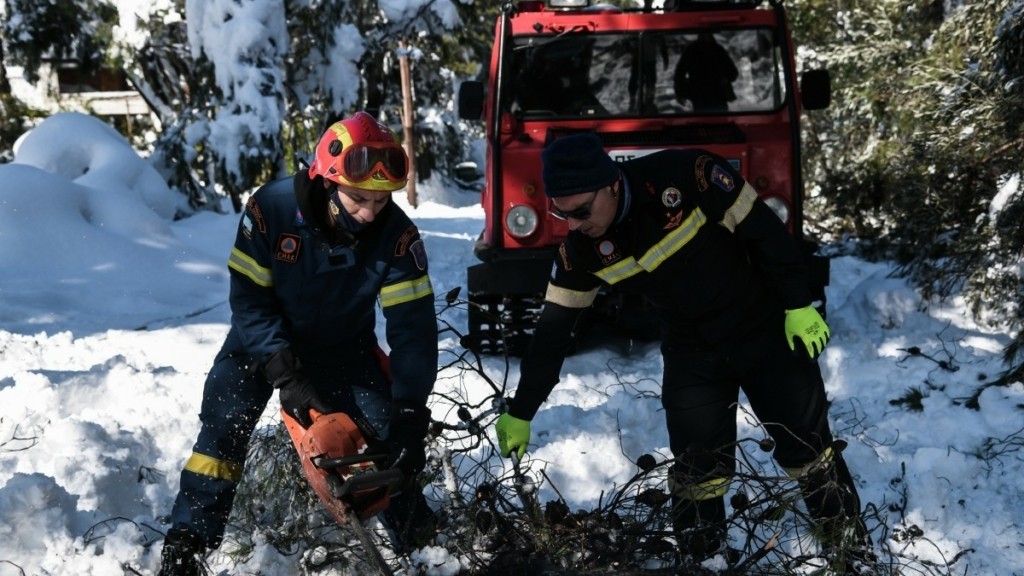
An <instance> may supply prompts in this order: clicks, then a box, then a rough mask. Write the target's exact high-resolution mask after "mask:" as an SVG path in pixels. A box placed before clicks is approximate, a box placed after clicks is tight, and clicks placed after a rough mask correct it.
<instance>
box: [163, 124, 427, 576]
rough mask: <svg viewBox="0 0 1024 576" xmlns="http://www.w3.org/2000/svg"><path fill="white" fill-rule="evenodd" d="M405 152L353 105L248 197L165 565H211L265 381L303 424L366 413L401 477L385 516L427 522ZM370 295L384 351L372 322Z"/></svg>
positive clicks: (177, 573) (419, 320) (421, 277)
mask: <svg viewBox="0 0 1024 576" xmlns="http://www.w3.org/2000/svg"><path fill="white" fill-rule="evenodd" d="M408 164H409V160H408V157H407V156H406V154H405V150H404V149H403V148H402V147H401V145H400V144H399V143H398V141H397V139H396V138H395V135H394V134H393V133H392V132H391V130H390V129H388V128H387V127H386V126H384V125H383V124H381V123H379V122H378V121H377V120H376V119H374V118H373V117H372V116H370V115H369V114H367V113H365V112H356V113H355V114H354V115H353V116H351V117H349V118H346V119H344V120H341V121H339V122H335V123H333V124H332V125H331V126H330V127H328V129H327V130H326V131H325V132H324V133H323V135H322V136H321V138H320V140H319V143H318V144H317V147H316V150H315V155H314V158H313V161H312V164H311V165H310V166H309V167H308V169H306V168H303V169H300V170H299V171H298V172H297V173H296V174H294V175H293V176H289V177H285V178H281V179H278V180H275V181H273V182H270V183H269V184H266V185H265V186H263V187H261V188H260V189H259V190H257V191H256V192H255V193H254V194H253V195H252V196H251V197H250V198H249V201H248V204H247V205H246V207H245V212H244V213H243V214H242V218H241V221H240V223H239V226H238V233H237V235H236V237H235V244H234V247H233V248H232V249H231V254H230V256H229V257H228V269H229V271H230V272H231V293H230V303H231V329H230V330H229V332H228V335H227V338H226V339H225V341H224V344H223V346H222V347H221V350H220V352H219V353H218V354H217V357H216V358H215V359H214V363H213V367H212V368H211V369H210V372H209V374H208V375H207V378H206V385H205V387H204V390H203V403H202V411H201V413H200V415H199V416H200V420H201V422H202V427H201V429H200V431H199V438H198V439H197V440H196V443H195V446H194V448H193V451H192V455H191V457H189V459H188V461H187V462H186V463H185V466H184V469H183V470H182V472H181V489H180V491H179V493H178V497H177V499H176V500H175V503H174V510H173V512H172V515H171V522H172V525H171V528H170V530H169V531H168V533H167V538H166V539H165V540H164V545H163V552H162V565H161V569H160V573H159V574H160V575H161V576H181V575H189V576H192V575H195V574H203V573H205V572H204V570H203V567H202V564H203V560H202V557H203V555H204V554H205V553H206V552H207V551H208V550H210V549H212V548H216V547H217V546H219V544H220V542H221V539H222V537H223V535H224V530H225V527H226V524H227V520H228V516H229V514H230V512H231V508H232V501H233V499H234V495H235V489H236V486H237V484H238V481H239V480H240V479H241V478H242V471H243V466H244V463H245V456H246V451H247V446H248V443H249V437H250V435H251V434H252V432H253V429H254V427H255V426H256V422H257V420H258V419H259V417H260V415H261V414H262V413H263V411H264V409H265V408H266V405H267V402H268V401H269V400H270V398H271V395H273V394H275V393H277V394H279V395H280V396H279V397H280V401H281V408H282V409H283V410H284V411H286V412H287V413H288V414H289V415H290V416H292V417H293V418H294V419H295V420H296V421H297V422H299V423H300V425H301V426H303V427H304V428H308V427H309V426H310V424H311V423H312V417H313V416H312V414H311V412H310V410H311V409H312V410H315V411H317V412H319V413H322V414H326V413H331V412H344V413H346V414H348V415H349V416H350V417H352V419H353V420H355V421H357V422H363V423H365V424H366V427H368V428H373V429H372V430H369V431H365V430H364V434H365V433H366V432H372V433H374V435H375V436H376V437H377V439H378V441H379V443H380V444H381V445H382V446H384V447H386V449H387V450H388V453H389V454H390V456H389V458H388V461H387V462H386V464H385V467H386V468H398V469H401V470H402V472H403V473H404V476H405V478H406V479H407V480H408V484H407V486H406V487H407V489H406V490H404V491H403V492H402V493H401V494H400V495H397V496H396V497H394V498H392V499H391V505H390V507H389V508H388V509H387V510H385V511H384V520H385V522H386V523H387V524H389V525H390V526H391V528H392V529H394V531H395V532H396V536H397V537H398V538H399V540H400V542H401V543H405V544H407V545H409V544H421V543H419V542H416V540H417V538H418V537H429V536H430V535H431V534H432V530H431V528H432V524H431V521H432V520H433V513H432V512H431V511H430V509H429V507H427V503H426V500H425V499H424V497H423V493H422V492H421V491H417V490H415V489H414V488H416V487H418V486H417V485H415V483H414V482H413V481H412V480H413V479H414V478H415V475H416V474H417V473H418V472H419V471H420V470H422V469H423V467H424V465H425V461H426V455H425V452H424V450H425V444H424V439H425V437H426V435H427V428H428V426H429V424H430V411H429V409H428V408H427V406H426V403H427V397H428V395H429V394H430V392H431V390H432V389H433V386H434V379H435V375H436V373H437V338H436V335H437V320H436V318H435V316H434V299H433V289H432V287H431V284H430V278H429V276H428V275H427V254H426V251H425V250H424V247H423V240H422V239H421V238H420V235H419V231H418V230H417V228H416V226H415V225H414V224H413V223H412V221H411V220H410V219H409V217H408V216H407V215H406V214H405V213H404V212H403V211H402V209H401V208H399V207H398V206H396V205H395V203H394V202H392V201H391V193H392V192H394V191H396V190H400V189H402V188H404V187H405V185H406V181H407V178H408V169H409V166H408ZM378 301H379V303H380V306H381V309H382V310H383V314H384V319H385V321H386V322H387V332H386V334H387V341H388V344H389V345H390V347H391V352H390V362H389V361H388V359H387V358H386V357H384V355H383V352H382V351H381V348H380V347H379V346H378V344H377V338H376V335H375V324H376V305H377V303H378ZM296 489H299V487H296Z"/></svg>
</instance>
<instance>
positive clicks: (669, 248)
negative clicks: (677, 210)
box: [639, 208, 708, 272]
mask: <svg viewBox="0 0 1024 576" xmlns="http://www.w3.org/2000/svg"><path fill="white" fill-rule="evenodd" d="M707 221H708V217H707V216H705V215H704V212H702V211H701V210H700V208H696V209H694V211H693V213H692V214H690V216H689V217H687V218H686V220H683V223H682V224H680V225H679V227H678V228H676V229H675V230H673V231H671V232H669V233H668V234H665V237H664V238H662V239H661V241H659V242H658V243H657V244H655V245H654V246H651V247H650V249H648V250H647V252H646V253H644V255H643V256H642V257H641V258H640V262H639V264H640V267H641V268H643V269H644V270H647V271H648V272H653V271H654V270H655V269H656V268H657V267H658V266H660V265H661V263H662V262H664V261H665V260H668V258H669V257H670V256H672V255H673V254H675V253H676V252H678V251H679V249H680V248H682V247H683V246H686V245H687V244H688V243H689V242H690V240H693V237H694V236H696V235H697V231H698V230H700V229H701V227H702V226H704V223H705V222H707Z"/></svg>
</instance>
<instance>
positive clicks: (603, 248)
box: [597, 240, 621, 266]
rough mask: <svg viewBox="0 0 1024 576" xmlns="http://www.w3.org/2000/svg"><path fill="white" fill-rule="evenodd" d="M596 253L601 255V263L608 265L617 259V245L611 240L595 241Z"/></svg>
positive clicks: (618, 256)
mask: <svg viewBox="0 0 1024 576" xmlns="http://www.w3.org/2000/svg"><path fill="white" fill-rule="evenodd" d="M597 253H598V254H599V255H600V256H601V264H603V265H606V266H607V265H608V264H611V263H612V262H615V261H616V260H618V259H619V258H620V257H621V256H620V255H619V247H618V246H616V245H615V243H614V242H612V241H611V240H602V241H600V242H598V243H597Z"/></svg>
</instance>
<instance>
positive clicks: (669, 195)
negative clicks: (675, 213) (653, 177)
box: [661, 187, 683, 208]
mask: <svg viewBox="0 0 1024 576" xmlns="http://www.w3.org/2000/svg"><path fill="white" fill-rule="evenodd" d="M682 201H683V194H682V193H681V192H679V189H678V188H671V187H670V188H665V191H664V192H662V193H661V203H662V204H664V205H665V207H666V208H675V207H676V206H679V204H680V203H682Z"/></svg>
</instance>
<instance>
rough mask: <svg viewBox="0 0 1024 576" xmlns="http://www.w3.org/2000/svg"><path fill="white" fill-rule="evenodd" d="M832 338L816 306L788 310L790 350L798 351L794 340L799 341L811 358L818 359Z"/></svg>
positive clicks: (787, 336) (787, 339)
mask: <svg viewBox="0 0 1024 576" xmlns="http://www.w3.org/2000/svg"><path fill="white" fill-rule="evenodd" d="M830 336H831V333H830V332H829V330H828V324H825V319H824V318H822V317H821V314H818V311H817V310H815V309H814V306H805V307H803V308H797V309H796V310H786V342H788V343H789V349H790V350H793V351H794V352H795V351H796V344H795V343H794V342H793V340H794V339H797V340H800V342H802V343H803V345H804V347H805V348H806V349H807V355H808V356H809V357H810V358H817V357H818V354H821V351H822V350H824V349H825V344H827V343H828V339H829V337H830Z"/></svg>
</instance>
